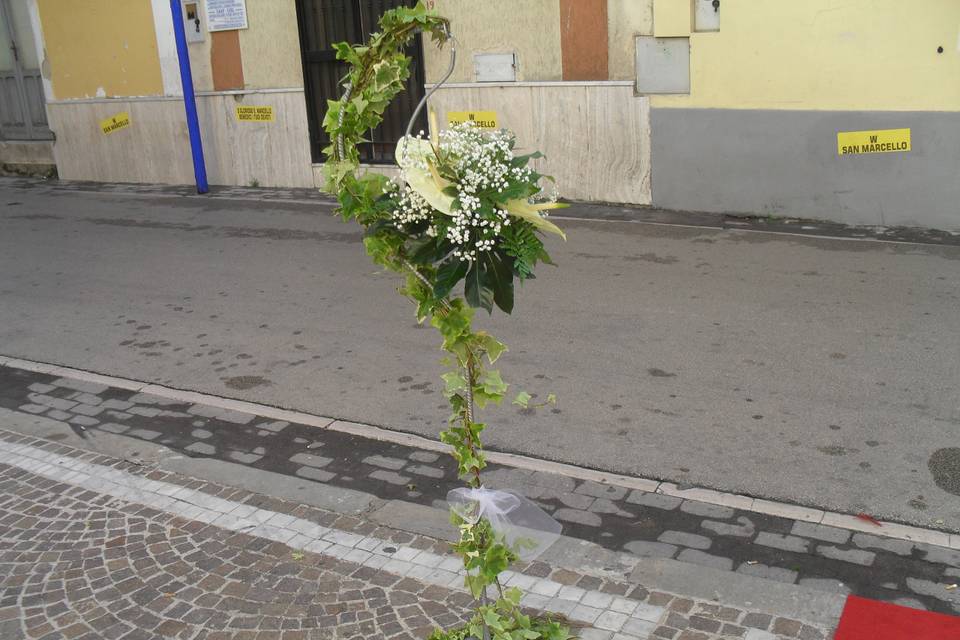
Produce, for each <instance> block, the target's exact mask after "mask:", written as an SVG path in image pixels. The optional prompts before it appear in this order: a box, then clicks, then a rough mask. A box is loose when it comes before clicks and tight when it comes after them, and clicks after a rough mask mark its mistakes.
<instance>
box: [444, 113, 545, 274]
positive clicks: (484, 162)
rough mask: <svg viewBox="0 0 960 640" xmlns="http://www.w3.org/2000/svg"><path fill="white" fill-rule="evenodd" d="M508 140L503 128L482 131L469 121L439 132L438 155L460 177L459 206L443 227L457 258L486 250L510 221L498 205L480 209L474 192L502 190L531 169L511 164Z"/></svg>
mask: <svg viewBox="0 0 960 640" xmlns="http://www.w3.org/2000/svg"><path fill="white" fill-rule="evenodd" d="M511 141H512V136H511V135H510V134H509V133H508V132H506V131H495V132H491V133H484V132H483V131H481V130H480V129H479V128H478V127H477V126H476V125H475V124H474V123H473V122H469V121H468V122H464V123H462V124H459V125H455V126H454V127H453V128H451V129H449V130H447V131H444V132H442V133H441V134H440V152H441V155H443V157H444V158H449V159H450V160H451V163H452V165H453V167H454V169H455V171H456V172H457V175H458V176H459V177H460V179H459V180H458V181H457V199H458V201H459V203H460V206H459V207H458V208H457V209H456V210H455V211H454V212H453V219H452V223H453V224H452V225H451V226H450V228H449V229H447V238H448V239H449V240H450V241H451V242H453V243H454V244H455V245H457V246H456V248H455V249H454V251H453V254H454V255H455V256H457V257H459V258H462V259H465V260H469V261H472V260H476V259H477V256H478V255H479V254H480V253H482V252H485V251H490V250H491V249H493V247H494V245H495V244H496V240H497V237H498V236H499V235H500V231H501V229H502V228H503V227H504V226H506V225H509V224H510V216H509V215H508V214H507V212H506V211H504V210H502V209H494V210H493V211H490V210H489V209H488V210H486V211H481V201H480V198H478V197H477V196H476V195H475V194H477V193H478V192H483V191H490V190H494V189H496V190H497V191H498V192H501V193H502V192H503V190H504V189H506V188H507V187H509V186H510V183H511V182H523V181H527V180H529V179H530V177H531V175H532V173H533V171H532V170H531V169H529V168H526V167H513V166H511V160H512V159H513V152H512V151H511V149H510V144H511Z"/></svg>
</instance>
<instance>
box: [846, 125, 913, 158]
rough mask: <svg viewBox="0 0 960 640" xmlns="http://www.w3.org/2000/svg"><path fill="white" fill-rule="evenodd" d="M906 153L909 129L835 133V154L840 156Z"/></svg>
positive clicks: (908, 145) (908, 148) (908, 146)
mask: <svg viewBox="0 0 960 640" xmlns="http://www.w3.org/2000/svg"><path fill="white" fill-rule="evenodd" d="M907 151H910V129H881V130H880V131H841V132H839V133H837V153H838V154H840V155H841V156H843V155H848V154H862V153H894V152H907Z"/></svg>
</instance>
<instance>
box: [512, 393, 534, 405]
mask: <svg viewBox="0 0 960 640" xmlns="http://www.w3.org/2000/svg"><path fill="white" fill-rule="evenodd" d="M530 398H531V396H530V394H529V393H527V392H526V391H521V392H520V393H518V394H517V397H516V398H514V399H513V402H512V403H511V404H515V405H517V406H519V407H523V408H524V409H526V408H527V407H528V406H530Z"/></svg>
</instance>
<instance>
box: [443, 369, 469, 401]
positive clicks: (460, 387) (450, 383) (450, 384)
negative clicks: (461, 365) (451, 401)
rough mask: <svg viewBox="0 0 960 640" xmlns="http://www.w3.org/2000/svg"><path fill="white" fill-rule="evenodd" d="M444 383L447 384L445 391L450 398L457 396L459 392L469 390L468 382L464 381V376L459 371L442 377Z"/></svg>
mask: <svg viewBox="0 0 960 640" xmlns="http://www.w3.org/2000/svg"><path fill="white" fill-rule="evenodd" d="M440 377H441V378H443V381H444V383H446V388H445V389H444V391H445V393H446V394H447V397H450V396H452V395H454V394H456V393H457V392H459V391H465V390H466V388H467V381H466V380H464V379H463V376H462V375H461V374H460V372H458V371H451V372H449V373H445V374H443V375H442V376H440Z"/></svg>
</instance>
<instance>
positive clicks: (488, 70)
mask: <svg viewBox="0 0 960 640" xmlns="http://www.w3.org/2000/svg"><path fill="white" fill-rule="evenodd" d="M473 72H474V77H475V78H476V81H477V82H515V81H516V80H517V56H516V54H514V53H475V54H473Z"/></svg>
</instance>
